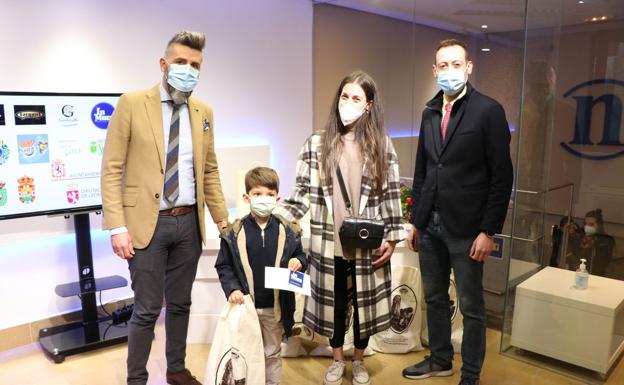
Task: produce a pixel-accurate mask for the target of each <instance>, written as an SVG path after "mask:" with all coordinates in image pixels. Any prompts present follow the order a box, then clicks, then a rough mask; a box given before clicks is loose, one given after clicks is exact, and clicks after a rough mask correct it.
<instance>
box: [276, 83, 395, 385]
mask: <svg viewBox="0 0 624 385" xmlns="http://www.w3.org/2000/svg"><path fill="white" fill-rule="evenodd" d="M337 167H340V171H341V173H342V175H343V178H344V181H345V185H346V190H347V192H348V196H349V198H350V200H351V203H352V206H353V207H352V209H353V213H354V215H356V216H360V217H363V218H378V219H379V218H381V219H383V221H384V223H385V236H384V242H383V243H382V246H381V247H380V248H379V249H377V250H369V249H352V250H350V249H348V248H344V249H343V248H342V245H341V243H340V238H339V236H338V230H339V228H340V225H341V224H342V221H343V220H344V218H345V217H347V216H348V211H347V209H346V205H345V202H344V199H343V197H342V195H341V191H340V188H339V184H338V182H337V175H336V168H337ZM308 211H310V214H311V218H310V230H311V231H310V233H311V238H310V246H309V250H308V251H309V259H310V260H309V273H310V278H311V283H312V296H311V297H307V298H306V304H305V311H304V317H303V318H304V323H305V324H306V325H308V326H309V327H311V328H312V329H314V330H315V331H316V332H317V333H319V334H321V335H324V336H326V337H329V338H330V344H331V346H332V348H333V351H334V363H333V364H332V365H331V366H330V367H329V369H328V371H327V373H326V375H325V380H324V383H325V384H326V385H332V384H340V383H341V382H342V377H343V375H344V370H345V363H344V355H343V350H342V346H343V345H344V335H345V332H346V328H347V327H348V323H349V317H348V316H347V315H348V314H349V312H350V310H351V307H352V308H353V329H354V336H355V352H354V355H353V367H352V370H353V383H354V384H359V385H361V384H370V379H369V376H368V372H367V370H366V368H365V367H364V364H363V362H362V358H363V353H364V349H365V348H366V347H367V345H368V339H369V337H370V336H372V335H373V334H375V333H378V332H380V331H383V330H385V329H387V328H389V327H390V292H391V287H390V264H389V263H388V262H389V260H390V257H391V256H392V253H393V251H394V247H395V245H396V243H397V242H398V241H400V240H401V239H402V237H403V228H402V226H401V202H400V191H399V165H398V160H397V156H396V153H395V151H394V148H393V146H392V142H391V141H390V139H389V137H388V136H387V134H386V132H385V129H384V126H383V108H382V105H381V101H380V96H379V94H378V92H377V87H376V85H375V82H374V80H373V79H372V78H371V77H370V76H369V75H368V74H366V73H364V72H362V71H356V72H353V73H351V74H350V75H348V76H347V77H345V78H344V79H343V80H342V82H341V83H340V86H339V88H338V90H337V92H336V95H335V98H334V100H333V103H332V109H331V113H330V116H329V119H328V122H327V125H326V127H325V130H323V131H322V132H321V133H319V134H314V135H312V136H311V137H310V138H308V140H307V141H306V142H305V144H304V145H303V148H302V149H301V152H300V153H299V157H298V160H297V179H296V184H295V188H294V192H293V194H292V196H291V197H289V198H287V199H285V200H284V201H283V202H282V203H281V205H280V206H279V207H278V208H277V209H276V210H275V212H274V214H275V215H278V216H281V217H283V218H284V219H286V220H289V221H292V220H298V219H301V218H302V217H303V216H304V215H305V214H306V213H307V212H308Z"/></svg>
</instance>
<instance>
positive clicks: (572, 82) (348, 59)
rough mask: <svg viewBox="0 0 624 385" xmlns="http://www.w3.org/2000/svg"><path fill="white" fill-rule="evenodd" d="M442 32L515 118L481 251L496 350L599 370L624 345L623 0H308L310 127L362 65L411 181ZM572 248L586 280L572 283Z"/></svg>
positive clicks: (585, 377) (478, 84) (569, 370)
mask: <svg viewBox="0 0 624 385" xmlns="http://www.w3.org/2000/svg"><path fill="white" fill-rule="evenodd" d="M447 38H458V39H462V40H464V41H466V42H467V43H468V45H469V54H470V58H471V60H472V61H473V63H474V71H473V74H472V76H471V78H470V79H469V80H470V81H471V83H472V84H473V85H474V86H475V88H476V89H478V90H479V91H480V92H482V93H484V94H486V95H488V96H490V97H492V98H494V99H496V100H497V101H499V102H500V103H501V104H502V105H503V107H504V109H505V112H506V116H507V120H508V123H509V125H510V129H511V131H512V144H511V152H512V160H513V163H514V171H515V182H514V192H513V195H512V200H511V202H510V205H509V210H508V215H507V220H506V223H505V227H504V230H503V233H502V234H500V235H498V236H497V237H498V238H499V242H500V249H499V250H498V251H499V252H498V253H493V254H492V256H490V258H489V259H488V260H487V261H486V264H485V275H484V289H485V299H486V308H487V313H488V323H489V327H490V328H493V329H497V330H501V351H502V352H503V353H504V354H508V355H510V356H513V357H516V358H520V359H522V360H530V361H531V362H533V363H535V364H537V365H540V366H547V367H549V368H552V369H553V370H556V371H559V372H563V373H566V374H570V375H572V376H574V377H578V378H582V381H585V382H592V381H597V380H600V378H601V376H602V377H604V376H605V374H606V373H608V372H609V369H610V368H611V367H612V366H613V364H614V362H615V357H617V356H618V353H619V351H620V349H621V348H624V345H620V342H621V341H623V340H624V315H623V314H624V313H622V312H621V311H622V309H624V286H621V285H622V284H623V282H621V280H622V279H624V209H623V207H624V178H623V177H622V176H621V174H622V171H623V170H624V148H623V143H624V138H622V128H623V127H622V125H623V116H622V112H623V111H622V109H623V103H624V1H620V0H584V1H578V0H573V1H572V0H506V1H495V0H491V1H490V0H478V1H477V0H454V1H446V0H427V1H415V0H414V1H407V0H406V1H387V2H378V1H372V0H358V1H341V0H334V1H331V2H325V1H317V2H315V7H314V83H315V87H314V104H315V111H314V117H315V124H314V126H315V129H316V130H318V129H321V128H322V127H323V125H324V124H325V121H326V119H327V116H328V113H329V106H330V103H331V100H332V98H333V95H334V93H335V92H336V87H337V86H338V84H339V82H340V80H341V78H342V77H344V76H345V75H346V74H348V73H349V72H351V71H352V70H354V69H357V68H359V69H363V70H365V71H366V72H368V73H370V74H371V75H372V76H373V77H374V78H375V80H376V81H377V84H378V86H379V88H380V90H381V94H382V96H383V98H384V107H385V113H386V129H387V130H388V133H389V134H390V136H391V137H392V139H393V143H394V145H395V148H396V149H397V153H398V155H399V164H400V174H401V176H402V177H403V178H404V179H405V181H406V186H409V185H410V182H411V177H412V176H413V170H414V162H415V154H416V148H417V143H418V133H419V128H420V117H421V113H422V111H423V109H424V106H425V103H426V102H427V101H428V100H429V99H431V98H432V97H433V96H434V95H435V94H436V92H437V91H438V87H437V85H436V84H435V79H434V77H433V75H432V70H431V66H432V64H433V62H434V51H435V48H436V46H437V44H438V42H439V41H440V40H442V39H447ZM409 258H412V259H413V255H411V256H406V257H405V258H404V259H403V260H401V261H402V262H403V261H408V260H409ZM581 258H583V259H586V260H587V264H586V265H587V270H588V272H589V273H590V274H591V275H590V277H589V288H588V289H587V290H585V291H582V290H577V289H573V285H574V281H575V277H576V276H575V272H574V270H576V269H577V268H578V267H579V264H580V260H581ZM393 260H394V257H393ZM393 263H394V261H393ZM605 279H609V280H605ZM540 284H542V285H543V286H544V287H542V286H540ZM534 286H535V287H534ZM536 304H542V305H543V306H544V307H539V306H537V305H536ZM544 304H546V305H544ZM568 308H573V309H577V310H578V311H574V312H572V313H566V312H565V311H563V310H562V309H564V310H565V309H568ZM603 316H604V317H603ZM592 317H594V318H592ZM595 317H598V318H595ZM600 317H603V318H600ZM601 322H604V323H601ZM598 329H601V330H598ZM603 329H604V330H607V331H608V332H606V333H600V331H602V330H603ZM525 335H533V336H534V338H533V340H536V341H538V343H536V344H535V345H531V343H530V341H529V342H527V341H525V340H524V339H523V338H524V336H525ZM535 336H536V337H535ZM562 341H563V342H562ZM557 344H559V345H557ZM603 345H604V346H607V345H608V346H607V348H604V349H602V346H603ZM562 351H563V352H564V354H562V353H561V352H562ZM576 352H579V353H578V354H577V353H576ZM616 365H617V364H616ZM619 366H620V367H622V366H623V364H620V365H619ZM590 368H591V369H590ZM611 370H612V369H611ZM622 370H624V369H622ZM601 373H602V374H601ZM620 378H621V377H620Z"/></svg>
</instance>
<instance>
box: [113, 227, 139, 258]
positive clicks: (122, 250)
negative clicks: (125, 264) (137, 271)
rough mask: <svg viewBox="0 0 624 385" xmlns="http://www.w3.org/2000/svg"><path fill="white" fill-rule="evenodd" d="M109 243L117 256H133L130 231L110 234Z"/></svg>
mask: <svg viewBox="0 0 624 385" xmlns="http://www.w3.org/2000/svg"><path fill="white" fill-rule="evenodd" d="M111 245H112V246H113V252H114V253H115V254H117V256H118V257H119V258H122V259H131V258H132V257H134V247H132V238H131V237H130V233H128V232H125V233H121V234H115V235H111Z"/></svg>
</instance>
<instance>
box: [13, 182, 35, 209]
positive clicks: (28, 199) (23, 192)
mask: <svg viewBox="0 0 624 385" xmlns="http://www.w3.org/2000/svg"><path fill="white" fill-rule="evenodd" d="M17 193H18V195H19V200H20V202H22V203H26V204H29V203H33V202H34V201H35V179H34V178H31V177H29V176H23V177H21V178H19V179H18V180H17Z"/></svg>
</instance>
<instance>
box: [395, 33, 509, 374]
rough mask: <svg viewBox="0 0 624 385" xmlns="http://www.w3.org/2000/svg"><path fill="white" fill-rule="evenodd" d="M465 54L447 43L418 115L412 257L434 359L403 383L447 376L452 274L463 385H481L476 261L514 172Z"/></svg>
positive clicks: (501, 120) (500, 114)
mask: <svg viewBox="0 0 624 385" xmlns="http://www.w3.org/2000/svg"><path fill="white" fill-rule="evenodd" d="M472 68H473V64H472V62H471V61H470V60H468V51H467V49H466V45H465V44H464V43H463V42H461V41H458V40H454V39H451V40H444V41H442V42H440V45H439V46H438V48H437V50H436V63H435V64H434V65H433V74H434V76H435V77H436V79H437V82H438V85H440V87H441V88H442V91H440V92H439V93H438V94H437V95H436V96H435V97H434V98H433V99H432V100H430V101H429V102H428V103H427V106H426V108H425V110H424V111H423V114H422V121H421V128H420V137H419V141H418V152H417V155H416V170H415V174H414V185H413V190H412V202H413V212H412V224H413V228H412V230H411V232H410V234H409V235H408V237H407V241H408V245H409V247H410V249H412V250H414V251H419V260H420V269H421V273H422V278H423V286H424V292H425V300H426V302H427V322H428V328H429V348H430V350H431V356H430V357H426V358H425V360H424V361H422V362H420V363H417V364H415V365H412V366H410V367H408V368H406V369H404V370H403V375H404V376H405V377H407V378H410V379H422V378H427V377H432V376H450V375H452V374H453V367H452V360H453V346H452V344H451V319H450V308H449V303H450V299H449V295H448V289H449V275H450V272H451V268H452V269H453V272H454V275H455V281H456V284H457V294H458V295H457V297H458V298H459V308H460V310H461V312H462V314H463V316H464V334H463V341H462V352H461V353H462V360H463V366H462V371H461V372H462V377H461V381H460V385H476V384H479V376H480V373H481V367H482V365H483V360H484V357H485V326H486V325H485V305H484V300H483V286H482V278H483V262H484V261H485V259H486V258H487V257H488V256H489V255H490V252H491V251H492V246H493V236H494V234H495V233H498V232H500V231H502V228H503V223H504V221H505V215H506V214H507V207H508V204H509V197H510V195H511V188H512V183H513V169H512V165H511V158H510V155H509V142H510V139H511V135H510V133H509V126H508V125H507V120H506V119H505V111H504V110H503V107H502V106H501V105H500V104H499V103H498V102H496V101H495V100H494V99H491V98H489V97H487V96H485V95H483V94H481V93H479V92H478V91H477V90H476V89H475V88H474V87H473V86H472V85H471V84H470V83H468V81H467V80H468V76H469V75H470V74H471V73H472Z"/></svg>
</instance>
